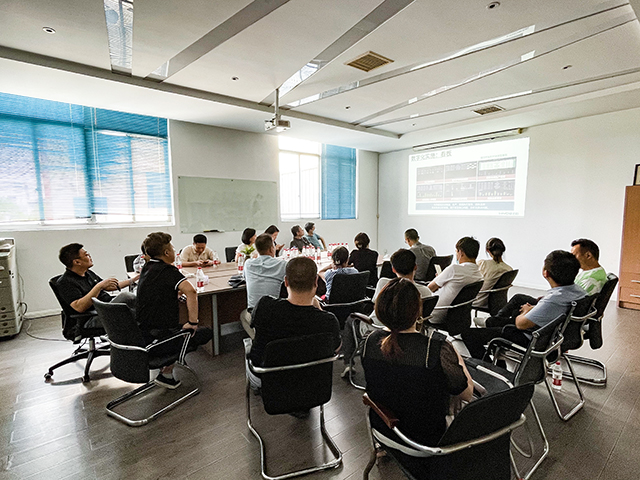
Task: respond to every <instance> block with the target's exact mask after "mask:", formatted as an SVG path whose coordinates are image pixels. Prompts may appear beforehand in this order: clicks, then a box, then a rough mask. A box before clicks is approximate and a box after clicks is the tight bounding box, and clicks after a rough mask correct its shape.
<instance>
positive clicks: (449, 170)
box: [409, 138, 529, 217]
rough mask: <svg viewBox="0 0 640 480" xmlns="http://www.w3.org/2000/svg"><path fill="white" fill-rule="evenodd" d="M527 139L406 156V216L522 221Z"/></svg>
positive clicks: (525, 181)
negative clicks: (495, 218) (407, 201)
mask: <svg viewBox="0 0 640 480" xmlns="http://www.w3.org/2000/svg"><path fill="white" fill-rule="evenodd" d="M528 159H529V139H528V138H518V139H516V140H504V141H502V142H492V143H485V144H482V145H474V146H468V147H453V148H448V149H443V150H434V151H429V152H425V153H417V154H415V155H410V156H409V215H495V216H514V217H521V216H523V215H524V199H525V193H526V190H527V161H528Z"/></svg>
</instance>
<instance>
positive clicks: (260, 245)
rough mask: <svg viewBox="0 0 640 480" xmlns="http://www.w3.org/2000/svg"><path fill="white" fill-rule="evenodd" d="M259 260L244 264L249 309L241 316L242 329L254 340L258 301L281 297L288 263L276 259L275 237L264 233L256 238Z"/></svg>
mask: <svg viewBox="0 0 640 480" xmlns="http://www.w3.org/2000/svg"><path fill="white" fill-rule="evenodd" d="M255 246H256V250H257V251H258V258H251V259H249V260H247V261H246V263H245V264H244V279H245V281H246V282H247V309H246V310H243V312H242V313H241V314H240V323H242V327H243V328H244V329H245V331H246V332H247V333H248V334H249V336H250V337H251V338H254V335H255V330H254V329H253V327H252V326H251V312H252V311H253V309H254V307H255V306H256V305H257V304H258V301H259V300H260V299H261V298H262V297H264V296H266V295H269V296H271V297H274V298H278V297H279V296H280V288H281V286H282V282H283V280H284V275H285V270H286V268H287V262H286V261H285V260H284V259H282V258H276V246H275V244H274V242H273V237H272V236H271V235H269V234H268V233H263V234H262V235H260V236H258V238H256V242H255Z"/></svg>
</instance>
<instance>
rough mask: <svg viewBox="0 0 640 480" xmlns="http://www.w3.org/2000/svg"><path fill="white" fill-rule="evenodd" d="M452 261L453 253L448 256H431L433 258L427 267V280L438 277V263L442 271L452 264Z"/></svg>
mask: <svg viewBox="0 0 640 480" xmlns="http://www.w3.org/2000/svg"><path fill="white" fill-rule="evenodd" d="M451 262H453V255H447V256H446V257H438V256H437V255H436V256H435V257H431V260H429V266H428V267H427V274H426V276H425V281H426V282H430V281H431V280H433V279H434V278H436V273H437V270H436V265H438V267H440V271H442V270H444V269H445V268H447V267H448V266H449V265H451Z"/></svg>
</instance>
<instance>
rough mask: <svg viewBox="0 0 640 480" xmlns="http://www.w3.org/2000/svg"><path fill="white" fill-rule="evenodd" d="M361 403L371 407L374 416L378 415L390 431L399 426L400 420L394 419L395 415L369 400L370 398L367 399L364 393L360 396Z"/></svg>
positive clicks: (367, 396)
mask: <svg viewBox="0 0 640 480" xmlns="http://www.w3.org/2000/svg"><path fill="white" fill-rule="evenodd" d="M362 403H364V404H365V405H366V406H367V407H371V409H372V410H373V411H374V412H375V413H376V415H378V416H379V417H380V418H381V419H382V421H383V422H384V423H385V425H386V426H387V427H389V428H390V429H391V430H393V429H394V428H396V427H397V426H398V425H399V424H400V420H398V419H397V418H396V415H395V414H394V413H393V412H392V411H391V410H389V409H388V408H387V407H385V406H384V405H382V404H380V403H376V402H374V401H373V400H371V397H369V395H368V394H366V393H365V394H364V395H362Z"/></svg>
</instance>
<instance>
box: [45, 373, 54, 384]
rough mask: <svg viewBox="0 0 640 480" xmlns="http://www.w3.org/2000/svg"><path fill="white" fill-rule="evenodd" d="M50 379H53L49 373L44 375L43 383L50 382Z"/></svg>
mask: <svg viewBox="0 0 640 480" xmlns="http://www.w3.org/2000/svg"><path fill="white" fill-rule="evenodd" d="M51 377H53V373H51V372H47V373H45V374H44V381H45V382H46V381H49V380H51Z"/></svg>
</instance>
